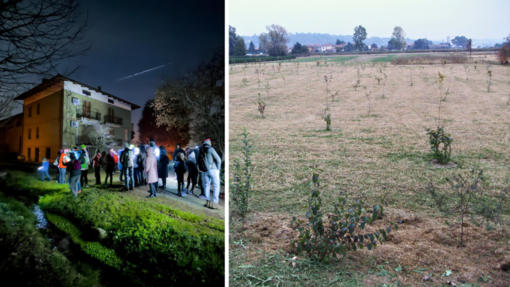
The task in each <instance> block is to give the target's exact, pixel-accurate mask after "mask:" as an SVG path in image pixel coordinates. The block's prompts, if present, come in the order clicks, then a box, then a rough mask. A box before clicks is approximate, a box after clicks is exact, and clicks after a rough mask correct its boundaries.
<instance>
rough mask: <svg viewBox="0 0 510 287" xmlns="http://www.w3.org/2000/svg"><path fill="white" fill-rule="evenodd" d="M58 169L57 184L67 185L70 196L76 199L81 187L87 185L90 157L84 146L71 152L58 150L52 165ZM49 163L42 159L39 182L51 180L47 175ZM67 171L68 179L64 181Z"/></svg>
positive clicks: (74, 147)
mask: <svg viewBox="0 0 510 287" xmlns="http://www.w3.org/2000/svg"><path fill="white" fill-rule="evenodd" d="M53 164H54V165H55V166H57V167H58V175H57V182H58V183H60V184H65V183H68V184H69V188H70V189H71V192H72V194H73V195H74V196H75V197H77V196H78V194H79V193H81V187H82V186H87V187H88V186H89V185H88V171H89V165H90V157H89V153H88V151H87V147H86V146H85V145H81V146H80V147H78V146H73V147H72V148H71V150H67V149H66V150H59V151H58V157H57V158H56V159H55V162H54V163H53ZM49 166H50V165H49V162H48V160H47V159H46V158H43V159H42V166H41V167H39V170H40V171H41V181H43V182H44V180H45V179H46V178H48V180H51V178H50V175H49V173H48V170H49ZM67 170H69V172H70V173H69V177H67V179H66V172H67Z"/></svg>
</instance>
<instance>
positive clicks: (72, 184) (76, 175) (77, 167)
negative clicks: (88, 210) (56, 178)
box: [65, 152, 81, 198]
mask: <svg viewBox="0 0 510 287" xmlns="http://www.w3.org/2000/svg"><path fill="white" fill-rule="evenodd" d="M69 158H70V160H69V161H68V162H66V163H65V166H66V167H67V168H68V169H69V172H70V175H69V188H70V189H71V193H72V194H73V196H74V197H75V198H76V197H78V193H80V192H81V190H80V189H79V185H80V176H81V163H80V161H79V160H78V159H77V158H76V153H75V152H71V153H70V156H69Z"/></svg>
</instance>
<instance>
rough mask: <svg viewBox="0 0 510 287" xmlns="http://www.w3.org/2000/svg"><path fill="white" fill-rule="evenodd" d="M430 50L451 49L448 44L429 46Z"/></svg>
mask: <svg viewBox="0 0 510 287" xmlns="http://www.w3.org/2000/svg"><path fill="white" fill-rule="evenodd" d="M429 48H430V49H450V46H448V44H438V45H429Z"/></svg>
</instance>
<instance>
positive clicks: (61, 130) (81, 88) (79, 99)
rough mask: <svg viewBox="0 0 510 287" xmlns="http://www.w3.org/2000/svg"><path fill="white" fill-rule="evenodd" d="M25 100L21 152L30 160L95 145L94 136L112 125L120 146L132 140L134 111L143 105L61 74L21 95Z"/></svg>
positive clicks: (36, 160) (53, 156)
mask: <svg viewBox="0 0 510 287" xmlns="http://www.w3.org/2000/svg"><path fill="white" fill-rule="evenodd" d="M15 100H22V101H23V121H22V144H21V145H22V148H21V155H24V156H25V158H26V160H27V161H33V162H40V161H41V160H42V158H47V159H49V160H54V159H55V158H56V157H57V153H58V150H60V149H69V148H71V146H73V145H81V144H85V145H87V146H89V147H91V146H93V140H92V139H91V137H90V135H91V133H92V132H93V131H94V130H97V131H99V130H100V128H101V126H102V125H104V124H107V123H108V124H109V127H110V129H109V130H110V133H111V134H112V136H113V141H112V142H110V143H109V146H110V147H112V148H115V149H118V148H120V147H121V146H122V144H123V142H124V141H128V142H129V141H130V140H131V130H132V125H131V111H133V110H135V109H138V108H140V106H138V105H136V104H133V103H130V102H128V101H126V100H123V99H121V98H119V97H116V96H114V95H111V94H109V93H106V92H104V91H102V90H101V87H97V88H94V87H91V86H89V85H85V84H82V83H80V82H77V81H75V80H72V79H69V78H67V77H64V76H61V75H57V76H55V77H53V78H51V79H43V81H42V83H41V84H39V85H37V86H35V87H34V88H32V89H30V90H29V91H27V92H25V93H23V94H21V95H19V96H18V97H16V98H15Z"/></svg>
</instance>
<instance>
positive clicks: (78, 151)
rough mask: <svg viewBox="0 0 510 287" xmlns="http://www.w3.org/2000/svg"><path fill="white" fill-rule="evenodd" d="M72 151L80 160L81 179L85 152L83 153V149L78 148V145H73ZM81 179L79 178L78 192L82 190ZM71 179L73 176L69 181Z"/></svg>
mask: <svg viewBox="0 0 510 287" xmlns="http://www.w3.org/2000/svg"><path fill="white" fill-rule="evenodd" d="M72 153H74V157H75V158H76V160H78V161H79V162H80V179H81V174H82V172H81V166H82V164H83V163H84V162H85V158H84V157H83V154H82V151H81V150H80V149H79V148H78V146H73V151H72ZM80 179H78V193H80V192H81V187H82V185H81V181H80ZM70 181H71V176H69V182H70Z"/></svg>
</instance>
